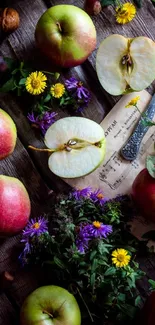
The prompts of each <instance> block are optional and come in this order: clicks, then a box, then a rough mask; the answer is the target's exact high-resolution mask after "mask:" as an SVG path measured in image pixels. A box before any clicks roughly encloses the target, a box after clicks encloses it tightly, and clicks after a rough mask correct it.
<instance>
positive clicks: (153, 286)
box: [148, 279, 155, 290]
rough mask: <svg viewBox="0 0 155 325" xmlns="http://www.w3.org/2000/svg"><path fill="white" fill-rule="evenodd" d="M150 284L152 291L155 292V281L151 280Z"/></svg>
mask: <svg viewBox="0 0 155 325" xmlns="http://www.w3.org/2000/svg"><path fill="white" fill-rule="evenodd" d="M148 282H149V284H150V287H151V288H150V289H151V290H155V281H154V280H152V279H149V280H148Z"/></svg>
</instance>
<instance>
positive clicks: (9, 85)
mask: <svg viewBox="0 0 155 325" xmlns="http://www.w3.org/2000/svg"><path fill="white" fill-rule="evenodd" d="M15 88H16V87H15V83H14V78H11V79H9V80H8V81H7V82H6V83H5V84H4V85H3V86H2V87H1V88H0V92H2V93H7V92H9V91H10V90H13V89H15Z"/></svg>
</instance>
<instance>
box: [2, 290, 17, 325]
mask: <svg viewBox="0 0 155 325" xmlns="http://www.w3.org/2000/svg"><path fill="white" fill-rule="evenodd" d="M0 306H1V308H0V324H1V325H17V323H18V314H17V312H16V311H15V310H14V308H13V307H12V305H11V303H10V301H9V299H8V298H7V297H6V295H5V294H4V293H1V295H0Z"/></svg>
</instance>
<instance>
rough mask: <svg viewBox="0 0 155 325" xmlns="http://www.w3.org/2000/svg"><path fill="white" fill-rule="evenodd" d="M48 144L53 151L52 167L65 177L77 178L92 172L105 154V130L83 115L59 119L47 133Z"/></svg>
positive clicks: (55, 172)
mask: <svg viewBox="0 0 155 325" xmlns="http://www.w3.org/2000/svg"><path fill="white" fill-rule="evenodd" d="M45 144H46V146H47V147H48V148H50V149H49V152H50V151H51V152H52V154H51V155H50V157H49V161H48V165H49V168H50V170H51V171H52V172H53V173H54V174H56V175H58V176H60V177H62V178H76V177H81V176H84V175H86V174H89V173H91V172H92V171H93V170H95V169H96V168H97V167H98V166H99V165H100V164H101V162H102V161H103V159H104V156H105V136H104V130H103V129H102V127H101V126H100V125H99V124H97V123H96V122H94V121H92V120H89V119H87V118H83V117H66V118H63V119H60V120H58V121H56V122H55V123H54V124H53V125H51V126H50V127H49V129H48V130H47V132H46V134H45Z"/></svg>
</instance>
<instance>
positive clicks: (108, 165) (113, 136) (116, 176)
mask: <svg viewBox="0 0 155 325" xmlns="http://www.w3.org/2000/svg"><path fill="white" fill-rule="evenodd" d="M135 96H140V100H139V101H138V107H139V109H140V111H141V112H143V111H144V110H145V108H146V107H147V105H148V104H149V102H150V100H151V95H150V94H149V93H148V92H147V91H145V90H144V91H141V92H138V93H136V92H134V93H131V94H128V95H124V96H123V97H122V98H121V99H120V100H119V102H118V103H117V104H116V105H115V106H114V107H113V109H112V110H111V111H110V113H109V114H108V115H107V116H106V117H105V119H104V120H103V121H102V122H101V126H102V127H103V129H104V131H105V136H106V145H107V151H106V157H105V159H104V161H103V163H102V164H101V166H100V167H99V168H98V169H97V170H95V171H94V172H93V173H91V174H89V175H87V176H85V177H81V178H77V179H66V182H67V183H69V184H70V185H71V186H74V187H76V188H84V187H86V186H91V187H92V188H93V189H98V188H100V189H102V190H103V192H104V194H105V196H106V197H109V198H113V197H115V196H116V195H118V194H129V193H130V191H131V186H132V183H133V181H134V179H135V177H136V175H137V174H138V173H139V172H140V170H142V169H143V168H144V167H145V159H146V156H147V155H148V154H149V153H152V152H153V150H154V142H155V127H154V126H153V127H150V128H149V130H148V131H147V133H146V134H145V136H144V138H143V141H142V143H141V147H140V151H139V154H138V156H137V158H136V160H134V161H133V162H130V161H126V160H125V159H123V158H122V157H121V156H120V149H121V148H122V147H123V145H124V144H125V142H126V141H127V139H128V138H129V136H130V135H131V133H132V131H133V130H134V128H135V126H136V124H137V122H138V120H139V118H140V113H139V112H138V111H137V109H136V108H135V107H130V108H125V106H126V105H127V103H128V102H129V101H130V100H131V99H132V98H134V97H135ZM154 120H155V118H154ZM152 229H155V224H149V223H147V222H146V221H145V220H144V219H143V218H141V217H140V216H138V217H136V218H135V221H134V223H132V233H133V234H134V235H135V236H136V237H137V238H139V239H140V238H141V235H142V234H143V233H144V232H147V231H149V230H152Z"/></svg>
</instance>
